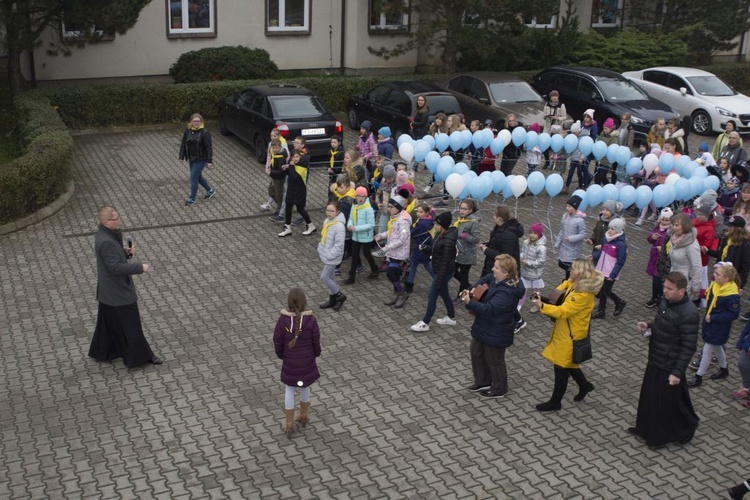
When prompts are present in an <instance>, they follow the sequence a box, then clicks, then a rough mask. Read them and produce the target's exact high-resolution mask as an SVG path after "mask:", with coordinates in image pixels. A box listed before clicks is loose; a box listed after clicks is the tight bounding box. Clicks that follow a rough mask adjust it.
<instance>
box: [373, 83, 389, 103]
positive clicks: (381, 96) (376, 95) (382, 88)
mask: <svg viewBox="0 0 750 500" xmlns="http://www.w3.org/2000/svg"><path fill="white" fill-rule="evenodd" d="M390 90H391V88H390V87H388V86H386V85H379V86H377V87H375V88H374V89H372V90H371V91H370V93H369V94H367V100H368V101H372V102H376V103H378V104H383V102H385V97H386V95H388V92H390Z"/></svg>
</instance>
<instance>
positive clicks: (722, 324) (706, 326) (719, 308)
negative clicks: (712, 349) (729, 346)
mask: <svg viewBox="0 0 750 500" xmlns="http://www.w3.org/2000/svg"><path fill="white" fill-rule="evenodd" d="M711 300H712V297H711V295H710V294H709V295H708V296H707V297H706V302H707V303H708V304H709V305H710V304H711ZM739 317H740V296H739V295H726V296H724V297H719V298H718V299H717V300H716V305H715V306H714V308H713V309H712V310H711V322H710V323H708V322H707V321H706V319H705V318H704V319H703V328H702V330H703V333H702V335H701V338H703V341H704V342H706V343H707V344H713V345H724V344H726V343H727V340H729V333H730V332H731V330H732V322H733V321H734V320H736V319H737V318H739Z"/></svg>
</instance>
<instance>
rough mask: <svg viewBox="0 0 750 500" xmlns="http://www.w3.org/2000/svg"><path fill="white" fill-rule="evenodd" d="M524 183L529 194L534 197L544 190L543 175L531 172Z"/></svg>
mask: <svg viewBox="0 0 750 500" xmlns="http://www.w3.org/2000/svg"><path fill="white" fill-rule="evenodd" d="M526 182H527V186H528V188H529V191H531V194H533V195H534V196H536V195H538V194H539V193H541V192H542V190H543V189H544V174H543V173H541V172H531V174H529V178H528V179H527V180H526Z"/></svg>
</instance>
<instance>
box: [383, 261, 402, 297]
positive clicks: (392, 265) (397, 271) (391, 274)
mask: <svg viewBox="0 0 750 500" xmlns="http://www.w3.org/2000/svg"><path fill="white" fill-rule="evenodd" d="M401 262H403V261H401V260H398V259H388V270H387V271H386V272H385V275H386V277H388V281H390V282H391V284H392V285H393V291H394V292H396V293H401V292H403V291H404V286H403V285H402V284H401Z"/></svg>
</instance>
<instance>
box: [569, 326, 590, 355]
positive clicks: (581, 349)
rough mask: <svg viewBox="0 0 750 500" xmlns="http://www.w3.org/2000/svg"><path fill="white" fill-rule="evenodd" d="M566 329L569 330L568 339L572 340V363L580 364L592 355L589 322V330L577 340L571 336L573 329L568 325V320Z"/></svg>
mask: <svg viewBox="0 0 750 500" xmlns="http://www.w3.org/2000/svg"><path fill="white" fill-rule="evenodd" d="M568 330H569V331H570V339H571V340H572V341H573V363H575V364H577V365H580V364H581V363H583V362H584V361H588V360H590V359H591V358H592V357H593V353H592V351H591V323H589V331H588V332H586V336H585V337H583V338H582V339H579V340H576V339H574V338H573V329H572V328H571V327H570V320H568Z"/></svg>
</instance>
